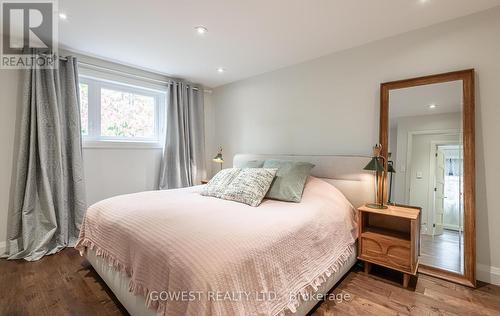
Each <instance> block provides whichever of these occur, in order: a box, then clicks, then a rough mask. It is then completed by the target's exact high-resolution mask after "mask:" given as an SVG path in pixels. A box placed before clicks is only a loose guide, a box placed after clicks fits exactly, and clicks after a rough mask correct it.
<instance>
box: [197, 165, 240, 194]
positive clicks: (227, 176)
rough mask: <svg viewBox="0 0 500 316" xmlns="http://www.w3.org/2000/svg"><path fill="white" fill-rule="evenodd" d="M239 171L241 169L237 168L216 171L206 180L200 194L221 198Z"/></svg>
mask: <svg viewBox="0 0 500 316" xmlns="http://www.w3.org/2000/svg"><path fill="white" fill-rule="evenodd" d="M240 171H241V169H239V168H229V169H222V170H221V171H219V172H217V174H216V175H215V176H214V177H213V178H212V179H211V180H210V181H208V183H207V185H206V186H205V188H204V189H203V191H202V192H201V195H205V196H213V197H216V198H222V195H223V194H224V191H225V190H226V188H227V186H228V185H229V184H230V183H231V181H233V179H234V178H236V176H237V175H238V174H239V173H240Z"/></svg>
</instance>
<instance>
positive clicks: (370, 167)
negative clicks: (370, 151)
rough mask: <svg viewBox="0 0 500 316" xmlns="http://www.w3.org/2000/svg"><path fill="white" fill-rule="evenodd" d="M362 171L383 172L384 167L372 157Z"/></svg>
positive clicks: (376, 158)
mask: <svg viewBox="0 0 500 316" xmlns="http://www.w3.org/2000/svg"><path fill="white" fill-rule="evenodd" d="M363 169H364V170H371V171H384V166H383V165H382V164H381V163H380V161H379V160H378V157H373V158H372V160H370V162H369V163H368V164H367V165H366V167H364V168H363Z"/></svg>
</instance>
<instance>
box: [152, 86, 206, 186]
mask: <svg viewBox="0 0 500 316" xmlns="http://www.w3.org/2000/svg"><path fill="white" fill-rule="evenodd" d="M166 115H167V117H166V125H167V128H166V136H165V146H164V149H163V158H162V162H161V169H160V181H159V188H160V189H175V188H182V187H187V186H192V185H196V184H200V182H201V180H202V179H203V178H204V177H205V172H206V171H205V136H204V135H205V127H204V104H203V90H202V89H194V88H193V87H192V86H191V85H190V84H187V83H184V82H173V83H171V84H169V87H168V93H167V111H166Z"/></svg>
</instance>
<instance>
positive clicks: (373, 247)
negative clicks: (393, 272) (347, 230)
mask: <svg viewBox="0 0 500 316" xmlns="http://www.w3.org/2000/svg"><path fill="white" fill-rule="evenodd" d="M360 242H361V243H362V246H361V256H360V257H361V259H365V260H368V261H371V262H373V263H379V264H382V265H390V266H393V267H394V268H397V269H398V270H401V271H408V272H412V268H411V244H410V241H409V240H405V239H402V238H397V237H392V236H386V235H381V234H377V233H372V232H365V233H363V234H362V235H361V238H360Z"/></svg>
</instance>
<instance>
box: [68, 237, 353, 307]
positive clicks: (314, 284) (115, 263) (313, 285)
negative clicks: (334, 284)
mask: <svg viewBox="0 0 500 316" xmlns="http://www.w3.org/2000/svg"><path fill="white" fill-rule="evenodd" d="M75 249H76V250H78V251H79V252H80V255H82V256H83V255H84V254H85V252H86V251H87V249H90V250H93V251H95V254H96V255H97V256H98V257H101V258H103V259H104V260H105V261H106V262H107V263H108V266H110V267H112V268H114V269H115V270H117V271H119V272H121V273H125V274H126V275H127V276H128V277H130V278H131V279H130V282H129V292H131V293H132V294H133V295H142V296H143V297H144V298H145V306H146V307H147V308H148V309H153V310H156V313H157V315H164V314H165V310H166V306H165V302H163V301H159V300H152V299H151V295H150V293H151V290H150V289H148V288H147V287H145V286H144V285H143V284H140V283H136V282H135V281H134V280H132V269H131V268H129V267H126V266H125V264H123V263H122V262H120V261H119V260H118V259H117V258H116V257H115V256H114V255H112V254H111V253H110V252H108V251H106V250H104V249H102V248H100V247H99V246H98V245H96V244H95V243H94V242H92V241H91V240H89V239H80V240H79V241H78V243H77V244H76V245H75ZM354 249H355V247H353V246H352V245H351V246H348V247H347V249H346V250H345V251H344V252H343V253H342V255H341V256H340V257H339V258H337V260H336V261H335V263H334V264H333V265H331V266H330V267H329V268H328V269H327V270H326V271H324V272H323V273H321V274H320V275H318V276H317V277H316V278H314V279H313V280H312V281H311V282H309V283H308V284H306V285H305V286H304V287H302V288H301V289H299V290H298V291H297V293H292V294H295V295H291V298H290V300H289V302H288V305H286V306H284V307H283V308H281V310H280V311H278V312H277V313H276V314H275V316H285V315H287V314H289V313H287V311H290V312H291V313H295V312H296V311H297V308H298V307H299V306H300V304H301V303H302V302H303V301H304V297H307V295H310V294H312V293H314V292H316V291H317V290H318V288H319V287H320V286H321V285H322V284H323V283H325V282H326V281H327V280H328V278H329V277H330V276H331V275H332V274H334V273H337V272H338V271H339V269H340V268H341V267H342V266H343V265H345V264H346V262H347V261H348V260H349V257H350V256H351V255H352V253H353V251H354Z"/></svg>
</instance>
